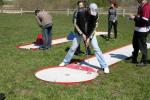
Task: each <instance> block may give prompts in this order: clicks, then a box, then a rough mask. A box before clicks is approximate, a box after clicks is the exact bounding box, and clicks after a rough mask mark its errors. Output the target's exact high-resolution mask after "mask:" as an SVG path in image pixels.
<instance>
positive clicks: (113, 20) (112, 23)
mask: <svg viewBox="0 0 150 100" xmlns="http://www.w3.org/2000/svg"><path fill="white" fill-rule="evenodd" d="M116 8H117V2H114V1H112V2H111V6H110V8H109V9H108V38H107V40H109V39H110V38H111V37H110V33H111V29H112V27H113V28H114V38H115V39H116V38H117V24H118V19H117V9H116Z"/></svg>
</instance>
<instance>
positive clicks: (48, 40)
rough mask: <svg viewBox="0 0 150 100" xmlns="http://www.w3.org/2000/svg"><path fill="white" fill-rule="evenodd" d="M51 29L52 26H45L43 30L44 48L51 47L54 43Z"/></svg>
mask: <svg viewBox="0 0 150 100" xmlns="http://www.w3.org/2000/svg"><path fill="white" fill-rule="evenodd" d="M51 30H52V26H45V27H43V30H42V31H43V32H42V35H43V45H42V47H44V48H50V47H51V44H52V33H51Z"/></svg>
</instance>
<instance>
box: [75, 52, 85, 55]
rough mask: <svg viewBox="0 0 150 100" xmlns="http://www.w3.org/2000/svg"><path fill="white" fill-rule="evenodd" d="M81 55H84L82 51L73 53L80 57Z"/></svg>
mask: <svg viewBox="0 0 150 100" xmlns="http://www.w3.org/2000/svg"><path fill="white" fill-rule="evenodd" d="M83 53H84V52H82V51H77V52H75V53H74V54H75V55H79V56H80V55H81V54H83Z"/></svg>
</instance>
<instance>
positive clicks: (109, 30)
mask: <svg viewBox="0 0 150 100" xmlns="http://www.w3.org/2000/svg"><path fill="white" fill-rule="evenodd" d="M117 24H118V22H117V21H116V22H112V21H108V39H110V33H111V29H112V27H113V28H114V35H115V37H114V38H117Z"/></svg>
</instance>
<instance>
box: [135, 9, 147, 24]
mask: <svg viewBox="0 0 150 100" xmlns="http://www.w3.org/2000/svg"><path fill="white" fill-rule="evenodd" d="M149 11H150V10H149V9H148V8H147V7H145V8H144V9H143V13H142V15H141V16H135V19H134V21H135V22H137V23H143V24H145V25H149V17H150V13H149Z"/></svg>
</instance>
